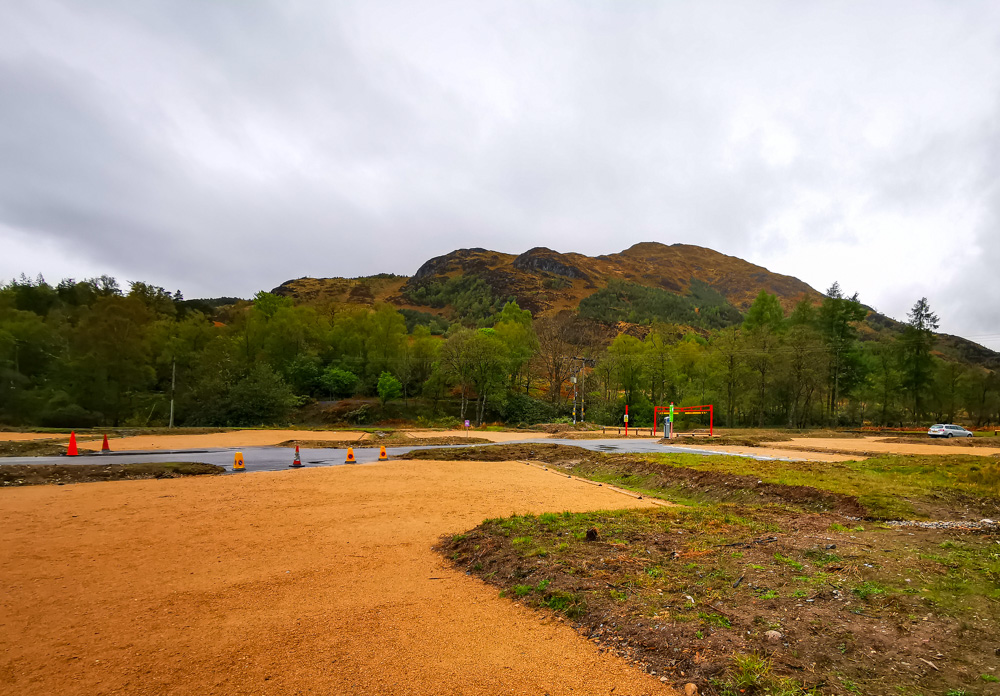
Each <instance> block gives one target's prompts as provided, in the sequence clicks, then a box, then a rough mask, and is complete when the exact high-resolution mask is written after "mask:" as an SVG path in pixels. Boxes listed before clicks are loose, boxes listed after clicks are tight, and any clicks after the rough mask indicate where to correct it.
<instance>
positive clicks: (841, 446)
mask: <svg viewBox="0 0 1000 696" xmlns="http://www.w3.org/2000/svg"><path fill="white" fill-rule="evenodd" d="M883 439H884V438H883V437H881V436H880V437H863V438H844V439H839V438H826V437H796V438H793V439H792V441H791V443H789V445H790V448H804V449H813V450H836V451H838V452H859V453H862V452H863V453H872V454H978V455H982V456H985V457H988V456H991V455H994V454H1000V442H998V443H997V446H996V447H968V448H966V447H963V448H961V449H958V448H956V447H949V446H948V445H936V444H932V443H931V442H930V441H929V440H930V438H928V442H927V443H926V444H922V443H919V442H915V443H912V444H911V443H909V442H883V441H882V440H883Z"/></svg>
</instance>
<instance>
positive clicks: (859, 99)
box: [0, 0, 1000, 333]
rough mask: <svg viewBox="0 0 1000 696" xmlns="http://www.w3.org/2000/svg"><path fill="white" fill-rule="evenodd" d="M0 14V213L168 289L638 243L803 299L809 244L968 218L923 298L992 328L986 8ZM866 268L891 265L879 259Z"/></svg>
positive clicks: (991, 10) (867, 290)
mask: <svg viewBox="0 0 1000 696" xmlns="http://www.w3.org/2000/svg"><path fill="white" fill-rule="evenodd" d="M0 15H8V16H7V17H6V19H7V20H9V21H6V22H4V21H0V99H2V100H3V108H0V230H2V229H3V227H4V226H6V227H8V228H13V229H17V230H21V231H22V232H30V233H31V234H33V235H37V236H38V237H39V239H46V240H52V239H56V240H60V241H61V242H62V243H64V244H65V245H66V246H67V248H68V249H73V253H77V254H84V255H87V259H88V262H90V263H94V262H95V260H97V261H98V262H99V261H100V259H107V262H108V264H109V266H112V267H115V268H122V267H126V268H130V269H133V276H134V277H136V278H138V277H142V278H147V279H149V280H151V281H152V282H156V283H158V284H162V285H166V286H169V287H181V288H182V289H184V291H185V293H186V294H188V295H189V296H191V295H195V294H212V295H217V294H244V295H246V294H250V293H252V292H254V291H256V290H257V289H260V288H269V287H273V286H274V285H277V284H278V283H280V282H281V281H283V280H285V279H287V278H291V277H297V276H301V275H320V276H326V275H360V274H367V273H375V272H380V271H392V272H398V273H412V272H413V271H414V270H415V269H416V268H417V267H418V266H419V265H420V263H421V262H423V261H424V260H425V259H427V258H429V257H431V256H434V255H438V254H441V253H445V252H447V251H450V250H451V249H454V248H457V247H461V246H485V247H491V248H496V249H499V250H501V251H508V252H521V251H523V250H525V249H527V248H530V247H533V246H537V245H545V246H550V247H553V248H557V249H560V250H565V251H581V252H584V253H591V254H598V253H608V252H613V251H617V250H620V249H622V248H625V247H627V246H629V245H631V244H632V243H635V242H638V241H644V240H650V239H655V240H659V241H664V242H668V243H670V242H687V243H695V244H702V245H705V246H710V247H713V248H716V249H718V250H719V251H722V252H724V253H728V254H733V255H740V256H744V257H747V256H753V257H754V258H755V260H757V261H759V262H764V264H765V265H768V264H767V258H768V256H769V255H773V256H775V257H778V256H780V257H782V258H785V259H792V260H794V259H795V258H802V260H803V261H802V264H801V268H802V270H798V268H797V264H795V263H792V262H789V263H791V264H792V266H793V267H783V268H780V269H777V270H780V271H782V272H785V273H791V274H794V275H799V276H800V277H802V278H803V280H806V281H807V282H810V283H812V284H813V285H814V286H817V287H819V288H820V289H822V288H824V287H826V286H827V285H828V284H829V282H830V281H831V280H832V278H831V277H830V276H831V275H832V276H833V277H837V275H838V274H837V273H836V269H829V268H825V269H821V270H822V272H819V271H816V270H809V269H810V268H813V267H812V266H809V264H807V263H806V260H807V258H808V255H809V253H810V247H811V245H812V244H813V243H814V242H815V241H816V240H819V239H825V240H832V241H833V243H836V244H838V245H840V246H841V247H842V248H858V250H859V251H858V253H863V248H864V245H865V243H866V240H869V239H871V236H872V235H889V234H892V235H902V233H900V232H898V231H888V230H879V229H877V228H876V227H874V226H873V224H874V223H872V222H871V220H872V219H877V216H878V215H880V214H891V215H895V216H898V217H899V218H901V219H904V220H905V219H907V218H908V216H909V217H911V218H912V219H914V220H917V221H919V220H920V219H923V218H925V217H926V216H928V215H931V214H933V213H934V211H939V210H941V209H944V208H945V207H946V206H952V207H954V208H956V209H963V210H969V211H972V212H970V219H971V218H972V217H975V216H976V215H978V216H979V218H980V219H981V222H980V225H981V226H980V227H979V228H976V229H973V228H971V227H969V226H966V227H963V228H962V229H959V230H953V231H951V234H952V236H954V237H956V238H967V239H973V238H977V239H978V240H979V241H978V245H979V247H980V248H981V249H982V252H981V254H980V256H979V257H978V258H973V259H972V260H971V261H970V265H969V267H968V268H967V269H966V270H965V271H964V273H963V274H961V275H962V279H961V280H960V281H957V282H956V284H955V285H954V286H951V287H948V288H943V289H941V292H940V297H941V298H942V299H941V301H940V311H941V313H942V315H945V314H947V315H949V316H952V317H954V321H955V322H956V328H955V330H962V331H967V332H972V331H978V332H981V333H985V332H986V331H987V330H989V326H990V323H991V322H992V323H993V326H994V327H995V326H996V325H997V321H998V318H997V317H996V315H995V314H991V310H988V309H982V310H980V309H977V310H970V309H969V308H968V307H967V306H965V305H964V304H963V300H962V297H963V296H964V295H965V294H966V293H967V290H966V285H967V284H968V283H976V284H977V285H976V287H978V288H980V290H981V292H982V293H984V296H985V297H986V298H987V299H988V300H989V301H988V302H985V303H984V304H985V305H987V306H989V305H990V302H992V306H993V307H996V306H997V305H998V304H1000V302H998V300H1000V287H997V285H996V280H995V278H996V274H995V272H994V271H993V269H994V268H996V264H997V263H998V262H1000V259H998V258H997V257H996V253H997V252H996V251H995V249H996V245H995V243H990V239H989V235H990V234H992V232H991V230H994V231H995V229H996V227H995V224H996V221H997V211H998V210H1000V201H998V200H997V196H996V193H995V185H994V184H993V183H992V182H994V181H996V174H997V172H996V171H995V170H994V169H990V166H991V165H989V164H988V162H991V161H992V162H996V161H997V157H996V156H995V154H993V155H991V157H992V160H990V159H989V158H988V157H987V156H986V155H985V153H986V152H991V153H995V152H996V147H997V145H996V142H997V134H996V131H995V129H994V130H990V129H989V128H987V127H985V126H984V124H988V123H989V122H990V119H994V120H995V119H996V118H997V114H998V113H1000V108H998V106H1000V105H997V104H996V103H993V102H992V101H990V100H988V99H986V98H984V97H982V96H981V95H982V93H983V92H988V91H990V90H992V93H994V94H995V93H996V91H997V87H998V86H1000V73H998V71H997V69H996V67H993V66H997V65H1000V60H998V58H1000V56H998V55H997V54H998V53H1000V48H998V43H997V37H998V30H997V27H1000V11H998V9H997V7H996V6H995V5H994V4H992V3H988V2H981V3H963V4H961V5H955V4H943V3H937V2H933V1H928V2H916V3H915V2H897V3H882V4H879V5H871V4H870V3H839V2H829V3H809V4H803V3H797V2H771V3H759V4H753V5H749V4H746V3H738V2H714V3H713V2H708V3H697V4H695V3H691V4H669V5H668V4H623V3H619V2H596V3H587V4H580V3H575V2H538V3H521V4H510V3H501V2H483V3H459V2H445V1H444V0H441V1H439V2H433V3H420V4H412V3H395V2H379V1H377V0H369V1H366V2H354V3H350V2H348V3H334V4H331V3H322V2H299V3H281V2H263V1H262V2H256V3H194V2H190V1H186V2H185V1H180V2H165V1H163V2H147V3H134V2H125V1H124V0H118V1H112V0H106V1H104V2H100V1H98V0H95V1H94V2H89V3H86V5H79V4H72V3H61V2H48V1H46V2H39V3H31V4H24V5H21V6H19V7H11V6H8V7H6V8H5V9H4V10H0ZM3 19H5V17H3V16H0V20H3ZM993 166H995V165H993ZM991 192H992V193H991ZM949 209H950V208H949ZM976 211H978V213H977V212H976ZM973 213H975V214H973ZM2 234H3V233H2V232H0V235H2ZM976 235H978V237H976ZM904 237H905V236H904ZM904 237H901V238H900V240H899V241H900V245H904V244H906V243H907V240H906V239H905V238H904ZM911 242H912V240H911ZM918 246H919V244H918ZM901 248H902V246H901ZM908 253H914V254H915V253H921V252H920V250H919V248H918V249H914V250H912V252H908ZM911 258H912V257H911ZM886 263H887V264H889V266H890V267H889V268H888V269H887V272H888V273H889V275H890V276H893V275H894V276H895V277H898V278H901V279H905V280H906V282H907V283H909V282H910V281H911V280H912V279H911V278H909V277H908V274H909V265H908V263H907V257H906V255H905V254H904V255H903V256H901V258H899V259H897V260H887V262H886ZM893 263H894V264H896V265H895V266H894V267H892V265H891V264H893ZM22 270H24V271H26V272H28V273H31V274H33V273H34V272H36V271H39V270H40V271H43V272H44V271H45V269H44V268H41V269H34V268H21V267H20V266H19V265H18V260H17V259H13V258H6V259H0V277H2V276H10V275H13V274H15V273H19V272H20V271H22ZM970 278H972V279H974V280H967V279H970ZM869 283H870V284H869V285H868V286H867V287H858V290H859V291H861V294H862V297H863V298H866V299H868V300H869V301H871V302H873V303H875V304H879V305H880V308H882V309H884V310H885V311H889V312H890V313H893V314H896V315H897V316H899V315H901V314H905V309H906V306H904V305H903V304H902V302H903V300H902V299H900V298H899V297H897V296H896V295H894V294H893V293H892V292H891V290H892V288H891V287H890V286H891V285H892V280H891V279H890V280H888V281H885V280H881V281H880V280H878V279H871V280H870V281H869ZM907 287H909V285H907ZM928 288H929V289H928V290H927V291H926V292H923V293H922V294H927V295H928V296H932V294H933V293H932V292H931V289H932V288H933V284H932V282H931V279H928ZM933 289H935V290H937V288H933ZM913 299H915V298H913ZM884 304H888V305H890V306H883V305H884ZM982 327H986V328H982ZM995 330H1000V329H995Z"/></svg>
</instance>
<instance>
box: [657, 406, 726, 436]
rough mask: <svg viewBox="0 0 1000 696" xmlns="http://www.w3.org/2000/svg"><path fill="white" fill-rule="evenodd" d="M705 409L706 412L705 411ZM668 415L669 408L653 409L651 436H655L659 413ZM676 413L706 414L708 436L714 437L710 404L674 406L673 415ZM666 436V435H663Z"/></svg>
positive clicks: (712, 408) (658, 407)
mask: <svg viewBox="0 0 1000 696" xmlns="http://www.w3.org/2000/svg"><path fill="white" fill-rule="evenodd" d="M706 409H707V410H706ZM661 412H662V413H666V414H669V413H670V407H669V406H654V407H653V435H656V425H657V423H659V422H660V421H659V414H660V413H661ZM678 413H691V414H699V413H707V414H708V436H709V437H714V436H715V408H714V406H713V405H712V404H705V405H704V406H674V415H677V414H678ZM664 435H666V433H664Z"/></svg>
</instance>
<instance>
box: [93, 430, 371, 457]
mask: <svg viewBox="0 0 1000 696" xmlns="http://www.w3.org/2000/svg"><path fill="white" fill-rule="evenodd" d="M366 437H368V433H365V432H362V431H348V430H231V431H229V432H224V433H202V434H199V435H183V434H181V435H132V436H129V437H111V438H108V445H109V446H110V447H111V449H113V450H116V451H119V452H121V451H125V450H172V449H199V448H205V447H267V446H270V445H277V444H278V443H280V442H285V441H286V440H300V441H301V440H334V439H335V440H359V441H360V440H363V439H365V438H366ZM80 449H90V450H99V449H101V440H99V439H98V440H91V441H88V442H81V443H80Z"/></svg>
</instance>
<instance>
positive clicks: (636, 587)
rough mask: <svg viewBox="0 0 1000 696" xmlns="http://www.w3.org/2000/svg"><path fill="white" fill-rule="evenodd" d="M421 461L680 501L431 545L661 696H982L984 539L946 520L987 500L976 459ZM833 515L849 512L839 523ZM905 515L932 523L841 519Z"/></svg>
mask: <svg viewBox="0 0 1000 696" xmlns="http://www.w3.org/2000/svg"><path fill="white" fill-rule="evenodd" d="M424 455H426V458H428V459H432V458H449V459H490V460H497V461H499V460H505V459H534V460H539V461H544V462H546V463H547V464H548V465H549V467H550V468H551V469H554V470H556V471H559V470H562V471H566V472H569V473H573V474H574V475H579V476H586V477H589V478H592V479H594V480H599V481H607V482H610V483H614V484H617V485H620V486H623V487H627V488H631V489H633V490H638V491H641V492H644V493H646V494H650V495H656V496H659V497H662V498H666V499H670V500H673V501H675V502H681V503H684V504H685V506H684V507H678V508H670V509H656V510H628V511H604V512H592V513H569V512H562V513H546V514H542V515H538V516H531V515H527V516H514V517H508V518H502V519H493V520H486V521H485V522H484V523H483V524H481V525H479V526H478V527H476V528H475V529H473V530H470V531H468V532H465V533H463V534H457V535H454V536H451V537H447V538H444V539H442V540H441V543H440V545H439V547H438V548H439V551H440V552H441V553H442V554H444V555H445V556H446V557H448V558H449V559H450V560H451V561H452V562H453V563H454V564H455V565H456V566H457V567H458V568H459V569H461V570H464V571H466V572H469V573H472V574H475V575H477V576H479V577H480V578H482V579H483V580H484V581H485V582H487V583H490V584H492V585H494V586H495V587H497V588H498V590H499V591H500V592H502V594H503V595H504V596H506V597H509V598H511V599H512V600H513V601H517V602H520V603H523V604H526V605H528V606H530V607H534V608H537V609H539V610H542V611H552V612H555V613H556V614H557V615H559V616H560V617H561V618H562V620H564V621H570V622H572V624H573V625H574V626H575V627H576V628H577V630H579V631H580V632H581V633H583V634H584V635H585V636H587V637H588V638H590V639H592V640H594V641H596V642H598V643H599V644H600V645H601V646H602V649H605V650H611V651H614V652H616V653H619V654H621V655H623V656H625V657H627V658H630V659H633V660H635V661H636V662H637V663H639V664H640V665H641V666H643V668H645V669H646V670H648V671H650V672H653V673H655V674H657V675H658V676H662V677H665V678H666V679H667V680H668V681H669V682H671V683H673V684H675V685H677V686H678V687H680V686H681V685H683V684H685V683H687V682H692V681H693V682H696V683H697V684H698V685H699V688H700V689H701V691H700V693H702V694H709V695H715V696H753V695H762V694H770V695H771V696H781V695H784V696H788V695H791V694H816V695H818V694H836V695H843V696H847V695H849V694H868V695H870V696H890V695H891V696H931V695H932V694H936V695H939V696H947V695H951V696H955V695H960V694H964V695H968V696H972V695H973V694H976V695H979V696H987V695H989V694H1000V681H998V680H1000V660H998V658H1000V535H998V533H997V527H996V526H990V525H985V526H982V527H979V526H978V525H971V526H964V523H963V522H962V520H976V521H978V520H979V518H980V517H981V516H985V515H983V514H982V513H983V512H984V511H987V510H991V509H992V510H996V509H997V501H998V498H1000V489H998V487H997V483H998V480H1000V469H998V467H997V465H996V464H995V463H992V462H989V461H988V460H986V461H984V460H983V458H981V457H963V456H948V457H881V458H876V459H874V460H866V461H863V462H847V463H837V464H812V463H801V462H769V461H756V460H752V459H746V458H738V457H701V456H697V455H667V456H650V457H639V456H634V455H607V454H600V453H594V452H589V451H587V450H583V449H581V448H575V447H562V446H558V445H547V444H543V443H532V444H531V445H511V446H496V447H490V448H475V449H474V448H469V449H454V450H447V451H445V452H441V451H438V452H431V451H428V452H426V453H424V454H417V455H416V456H417V457H421V456H424ZM852 505H856V506H858V507H859V509H861V510H862V511H863V513H864V515H856V516H853V519H852V517H847V516H845V512H849V511H850V510H851V508H852ZM917 511H922V512H923V513H926V514H929V515H931V516H933V517H934V518H935V519H947V520H951V522H950V523H947V524H942V525H934V526H928V527H918V526H890V525H888V524H883V523H880V522H879V521H878V520H877V519H876V520H872V519H866V520H862V519H857V518H858V517H861V516H867V517H877V518H890V517H907V516H908V514H907V513H915V512H917ZM872 513H876V514H872ZM994 518H995V516H994Z"/></svg>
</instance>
